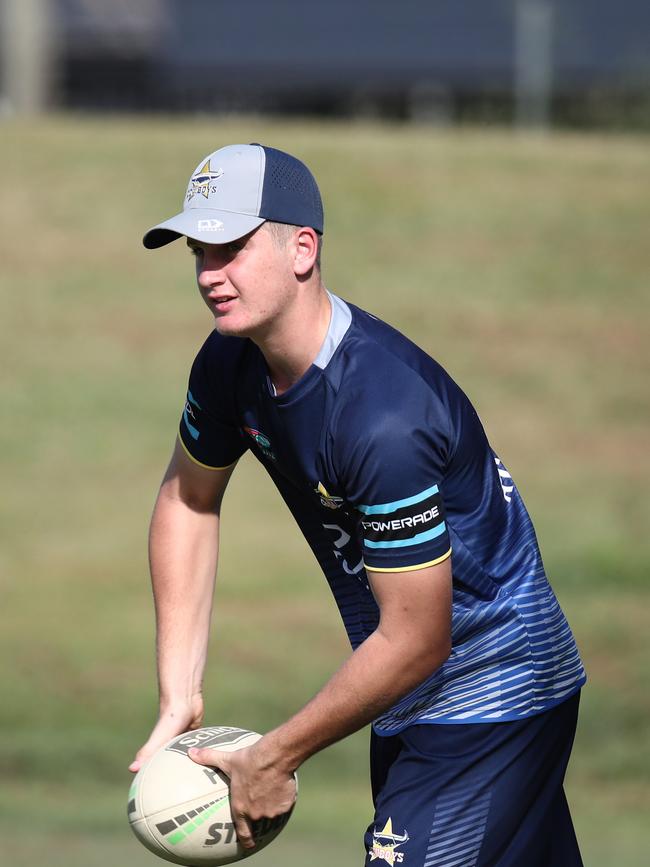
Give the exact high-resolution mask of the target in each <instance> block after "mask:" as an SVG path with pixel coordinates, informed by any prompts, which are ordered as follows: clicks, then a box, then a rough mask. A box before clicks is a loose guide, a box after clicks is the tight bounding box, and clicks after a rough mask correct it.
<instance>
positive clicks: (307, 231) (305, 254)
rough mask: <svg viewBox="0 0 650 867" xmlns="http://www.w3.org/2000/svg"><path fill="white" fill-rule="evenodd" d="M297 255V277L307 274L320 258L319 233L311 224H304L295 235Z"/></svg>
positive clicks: (295, 259) (295, 267)
mask: <svg viewBox="0 0 650 867" xmlns="http://www.w3.org/2000/svg"><path fill="white" fill-rule="evenodd" d="M294 245H295V255H294V264H293V270H294V273H295V274H296V276H297V277H304V276H305V275H307V274H308V273H309V272H310V271H311V270H312V269H313V267H314V265H315V264H316V259H317V258H318V233H317V232H316V230H315V229H312V228H311V227H310V226H302V227H301V228H300V229H298V231H297V232H296V234H295V236H294Z"/></svg>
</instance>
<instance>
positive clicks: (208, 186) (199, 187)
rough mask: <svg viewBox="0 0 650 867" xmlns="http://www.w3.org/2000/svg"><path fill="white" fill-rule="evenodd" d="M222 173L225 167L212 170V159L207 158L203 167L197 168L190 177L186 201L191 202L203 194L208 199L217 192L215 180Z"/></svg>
mask: <svg viewBox="0 0 650 867" xmlns="http://www.w3.org/2000/svg"><path fill="white" fill-rule="evenodd" d="M222 175H223V169H217V170H216V171H212V169H211V167H210V160H206V161H205V162H204V163H203V165H202V166H201V168H200V169H197V170H196V171H195V172H194V174H193V175H192V177H191V178H190V183H189V185H188V187H187V193H186V196H185V199H186V201H188V202H189V201H190V200H191V199H193V198H194V196H203V197H204V198H206V199H207V198H208V197H209V196H211V195H212V194H213V193H216V191H217V186H216V184H215V183H214V181H216V180H217V178H220V177H221V176H222Z"/></svg>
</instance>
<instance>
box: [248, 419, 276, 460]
mask: <svg viewBox="0 0 650 867" xmlns="http://www.w3.org/2000/svg"><path fill="white" fill-rule="evenodd" d="M244 431H245V432H246V433H247V434H248V436H249V437H252V438H253V440H254V441H255V443H256V445H257V446H259V449H260V451H261V452H262V454H263V455H266V457H267V458H270V459H271V460H272V461H275V460H277V458H276V456H275V454H274V453H273V449H272V448H271V440H270V439H269V438H268V437H267V436H266V434H263V433H262V431H259V430H256V428H254V427H246V426H244Z"/></svg>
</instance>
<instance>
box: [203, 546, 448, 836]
mask: <svg viewBox="0 0 650 867" xmlns="http://www.w3.org/2000/svg"><path fill="white" fill-rule="evenodd" d="M367 571H368V577H369V581H370V586H371V588H372V591H373V594H374V596H375V599H376V600H377V604H378V606H379V609H380V620H379V625H378V626H377V629H376V630H375V631H374V632H373V633H372V635H370V636H369V637H368V638H367V639H366V640H365V641H364V642H363V643H362V644H361V645H360V646H359V647H358V648H357V649H356V650H355V651H354V653H353V654H352V655H351V656H350V657H349V658H348V659H347V660H346V661H345V662H344V664H343V665H342V666H341V667H340V668H339V669H338V671H337V672H336V673H335V674H334V675H333V676H332V677H331V678H330V680H329V681H328V682H327V683H326V684H325V686H324V687H323V688H322V689H321V690H320V692H319V693H318V694H317V695H316V696H314V698H313V699H312V700H311V701H310V702H309V703H308V704H307V705H305V707H303V708H302V709H301V710H300V711H298V713H296V714H295V716H293V717H291V718H290V719H289V720H288V721H287V722H286V723H284V724H283V725H281V726H279V727H278V728H276V729H274V730H273V731H271V732H269V733H268V734H267V735H265V736H264V737H263V738H261V740H259V741H258V742H257V743H256V744H254V745H253V746H251V747H248V748H246V749H243V750H238V751H237V752H233V753H223V752H218V751H216V750H209V749H201V750H193V751H190V756H191V758H193V759H194V760H195V761H197V762H199V763H201V764H207V765H212V766H216V767H219V768H220V769H221V770H222V771H224V773H226V774H227V775H228V776H229V777H230V780H231V809H232V813H233V821H234V823H235V829H236V831H237V836H238V837H239V840H240V842H241V843H242V845H244V846H245V847H247V848H252V846H253V845H254V841H253V836H252V830H251V822H253V821H255V820H257V819H261V818H273V817H275V816H278V815H280V814H282V813H285V812H287V811H288V810H289V809H290V808H291V806H292V805H293V802H294V800H295V782H294V778H293V772H294V771H295V770H296V769H297V768H298V767H299V766H300V765H301V764H302V763H303V762H304V761H305V760H306V759H308V758H309V757H310V756H312V755H314V753H317V752H318V751H319V750H322V749H323V748H324V747H326V746H329V745H330V744H332V743H334V742H336V741H339V740H341V739H342V738H344V737H346V736H347V735H350V734H352V733H353V732H355V731H358V730H359V729H361V728H363V726H365V725H367V724H368V723H370V722H372V721H373V720H374V719H376V718H377V717H378V716H379V715H380V714H382V713H383V712H384V711H386V710H388V709H389V708H390V707H392V706H393V705H394V704H395V703H396V702H397V701H399V700H400V699H401V698H402V697H403V696H405V695H406V694H407V693H409V692H410V691H411V690H413V689H415V687H417V686H418V685H419V684H420V683H422V682H423V681H424V680H425V679H426V678H427V677H429V675H431V674H432V673H433V672H434V671H435V670H436V669H438V668H439V667H440V666H441V665H442V664H443V662H444V661H445V660H446V659H447V657H448V656H449V653H450V652H451V599H452V580H451V558H450V557H447V559H445V560H443V561H442V562H441V563H436V564H435V565H433V566H428V567H425V568H423V569H415V570H413V571H404V572H395V571H391V572H373V571H372V570H370V569H368V570H367Z"/></svg>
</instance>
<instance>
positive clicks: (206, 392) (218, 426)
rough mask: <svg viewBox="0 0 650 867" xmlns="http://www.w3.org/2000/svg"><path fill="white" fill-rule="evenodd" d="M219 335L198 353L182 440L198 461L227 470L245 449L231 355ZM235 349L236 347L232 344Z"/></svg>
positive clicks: (206, 465)
mask: <svg viewBox="0 0 650 867" xmlns="http://www.w3.org/2000/svg"><path fill="white" fill-rule="evenodd" d="M228 348H229V347H228V344H227V343H226V344H225V345H222V344H221V343H220V341H219V340H218V335H216V334H213V335H211V336H210V337H209V338H208V339H207V340H206V342H205V343H204V345H203V347H202V348H201V350H200V351H199V354H198V355H197V356H196V358H195V360H194V363H193V365H192V370H191V372H190V378H189V385H188V390H187V397H186V400H185V406H184V408H183V413H182V415H181V421H180V426H179V439H180V441H181V443H182V445H183V447H184V449H185V451H186V452H187V454H188V455H189V457H190V458H191V459H192V460H193V461H194V462H195V463H197V464H200V465H201V466H204V467H208V468H209V469H224V468H225V467H229V466H231V465H232V464H234V463H235V462H236V461H237V460H238V459H239V458H240V457H241V455H242V454H243V453H244V452H245V451H246V443H245V442H244V440H243V438H242V435H241V432H240V429H239V425H238V423H237V417H236V413H235V403H234V394H233V390H232V387H230V388H229V387H228V385H227V383H229V382H230V383H232V382H233V381H234V377H233V375H232V373H233V371H232V370H231V368H232V365H233V358H232V354H231V355H230V357H229V354H228V352H227V350H228ZM231 348H232V349H234V348H235V347H231Z"/></svg>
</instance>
